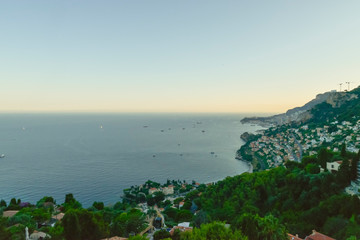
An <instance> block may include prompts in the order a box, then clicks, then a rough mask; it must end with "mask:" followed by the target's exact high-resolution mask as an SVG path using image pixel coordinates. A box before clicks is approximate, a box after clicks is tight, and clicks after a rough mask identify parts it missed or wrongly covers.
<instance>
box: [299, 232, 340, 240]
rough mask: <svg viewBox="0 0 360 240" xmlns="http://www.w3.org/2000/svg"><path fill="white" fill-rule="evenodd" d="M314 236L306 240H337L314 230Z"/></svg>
mask: <svg viewBox="0 0 360 240" xmlns="http://www.w3.org/2000/svg"><path fill="white" fill-rule="evenodd" d="M312 231H313V232H312V234H311V235H309V236H307V237H306V238H305V239H304V240H335V238H331V237H328V236H326V235H324V234H322V233H319V232H317V231H315V230H312Z"/></svg>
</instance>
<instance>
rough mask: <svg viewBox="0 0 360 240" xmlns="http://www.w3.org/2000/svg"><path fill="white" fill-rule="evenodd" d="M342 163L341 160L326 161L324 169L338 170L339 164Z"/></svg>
mask: <svg viewBox="0 0 360 240" xmlns="http://www.w3.org/2000/svg"><path fill="white" fill-rule="evenodd" d="M341 164H342V161H336V162H327V163H326V169H327V170H328V171H329V172H335V171H336V172H337V171H339V168H340V165H341Z"/></svg>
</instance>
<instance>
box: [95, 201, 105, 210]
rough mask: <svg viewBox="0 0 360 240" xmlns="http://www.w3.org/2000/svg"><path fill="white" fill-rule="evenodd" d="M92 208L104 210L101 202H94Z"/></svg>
mask: <svg viewBox="0 0 360 240" xmlns="http://www.w3.org/2000/svg"><path fill="white" fill-rule="evenodd" d="M93 207H94V208H96V209H97V210H103V209H104V203H103V202H94V203H93Z"/></svg>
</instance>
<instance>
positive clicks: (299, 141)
mask: <svg viewBox="0 0 360 240" xmlns="http://www.w3.org/2000/svg"><path fill="white" fill-rule="evenodd" d="M343 143H345V144H346V150H347V151H348V152H353V153H357V152H358V151H359V149H360V120H358V121H354V123H351V122H349V121H342V122H338V121H336V120H335V121H333V122H331V123H329V124H328V125H324V126H322V127H316V128H314V129H313V128H309V125H308V124H305V125H301V126H299V127H297V128H294V127H286V128H285V129H284V126H281V127H272V128H270V129H269V130H267V131H262V132H260V134H259V136H258V138H257V140H255V141H251V142H250V143H249V144H248V146H246V145H245V147H246V148H248V149H247V152H251V153H252V154H253V157H254V158H256V159H258V161H260V162H261V163H263V164H264V165H265V167H263V168H265V169H266V168H274V167H277V166H282V165H284V163H285V162H286V161H296V162H300V161H301V159H302V157H303V156H311V155H315V154H317V151H318V150H319V148H321V147H324V146H326V148H327V149H328V150H331V151H333V152H339V151H340V149H341V146H342V144H343Z"/></svg>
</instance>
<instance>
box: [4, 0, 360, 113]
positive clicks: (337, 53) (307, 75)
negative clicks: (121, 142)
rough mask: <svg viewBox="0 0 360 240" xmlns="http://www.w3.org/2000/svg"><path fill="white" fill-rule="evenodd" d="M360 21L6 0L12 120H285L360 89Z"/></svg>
mask: <svg viewBox="0 0 360 240" xmlns="http://www.w3.org/2000/svg"><path fill="white" fill-rule="evenodd" d="M359 11H360V2H359V1H355V0H353V1H346V2H343V1H342V2H339V1H325V0H321V1H316V2H304V1H285V0H284V1H265V0H263V1H257V2H256V3H255V2H249V1H209V0H206V1H205V0H202V1H165V0H163V1H136V2H135V1H106V2H104V1H55V2H54V1H50V2H49V1H44V0H41V1H37V2H32V1H30V2H15V1H4V2H3V3H2V7H1V9H0V29H1V36H2V37H1V38H0V46H1V47H0V52H1V57H0V86H1V94H0V103H1V104H0V112H200V113H201V112H210V113H211V112H216V113H217V112H224V113H225V112H272V113H274V112H278V113H279V112H284V111H286V110H287V109H290V108H294V107H297V106H302V105H304V104H305V103H306V102H308V101H310V100H312V99H313V98H315V96H316V95H317V94H319V93H323V92H326V91H331V90H339V84H340V83H343V85H342V90H345V89H347V88H348V87H349V88H350V89H352V88H355V87H357V86H358V85H360V68H359V63H360V47H359V42H360V31H358V26H360V15H359V14H358V13H359ZM345 82H350V83H351V84H350V85H346V84H345Z"/></svg>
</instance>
